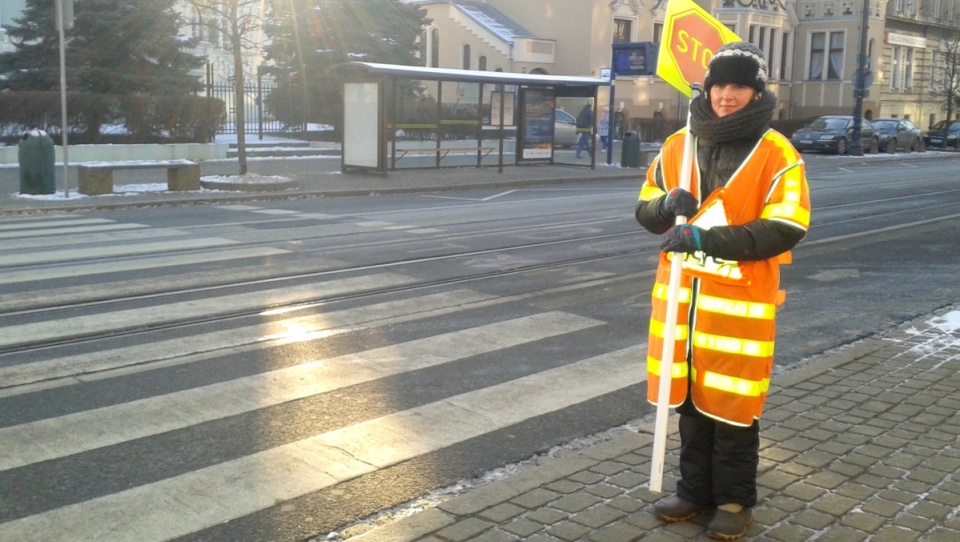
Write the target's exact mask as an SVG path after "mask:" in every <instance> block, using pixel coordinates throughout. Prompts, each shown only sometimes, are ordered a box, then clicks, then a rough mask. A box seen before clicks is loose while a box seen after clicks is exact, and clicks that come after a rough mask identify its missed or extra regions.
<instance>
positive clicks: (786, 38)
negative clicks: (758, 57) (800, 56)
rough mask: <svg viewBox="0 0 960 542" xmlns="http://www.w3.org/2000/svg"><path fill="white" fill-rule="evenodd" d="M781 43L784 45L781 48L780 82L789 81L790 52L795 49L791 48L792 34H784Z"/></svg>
mask: <svg viewBox="0 0 960 542" xmlns="http://www.w3.org/2000/svg"><path fill="white" fill-rule="evenodd" d="M781 42H782V43H781V48H780V80H781V81H789V80H790V71H789V68H787V64H788V63H789V62H790V52H791V49H793V48H792V47H791V46H790V34H789V33H787V32H784V33H783V38H782V39H781Z"/></svg>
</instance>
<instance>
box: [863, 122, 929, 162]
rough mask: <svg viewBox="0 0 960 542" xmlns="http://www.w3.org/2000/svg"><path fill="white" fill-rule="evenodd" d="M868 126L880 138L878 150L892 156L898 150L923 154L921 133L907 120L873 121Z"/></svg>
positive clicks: (923, 146) (923, 147)
mask: <svg viewBox="0 0 960 542" xmlns="http://www.w3.org/2000/svg"><path fill="white" fill-rule="evenodd" d="M870 124H872V125H873V127H874V128H875V129H876V130H877V134H878V135H879V136H880V148H881V149H883V150H884V151H885V152H889V153H890V154H893V153H895V152H897V151H898V150H904V151H906V152H923V151H925V150H926V145H924V143H923V132H921V131H920V128H917V126H916V125H915V124H914V123H912V122H910V121H909V120H907V119H894V118H889V119H873V120H871V121H870Z"/></svg>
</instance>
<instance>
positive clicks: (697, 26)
mask: <svg viewBox="0 0 960 542" xmlns="http://www.w3.org/2000/svg"><path fill="white" fill-rule="evenodd" d="M725 31H726V32H730V30H729V29H728V28H727V27H726V26H724V25H723V24H721V23H720V22H718V21H717V20H716V19H713V18H712V17H711V18H709V19H705V18H704V17H702V16H701V15H700V14H699V13H697V12H696V11H688V12H685V13H679V14H677V16H676V18H674V19H673V25H672V26H671V29H670V35H669V39H668V40H667V43H668V44H669V47H668V49H667V52H668V53H669V55H670V57H671V58H672V59H673V61H674V63H675V64H676V68H677V70H678V71H679V72H680V76H681V78H682V79H683V82H684V83H686V85H687V86H690V85H691V84H693V83H701V84H702V83H703V78H704V74H705V73H706V71H707V65H709V64H710V59H711V58H713V53H714V51H716V50H717V49H719V48H720V47H721V46H722V45H723V44H724V43H725V40H724V39H723V38H724V34H725ZM727 41H729V40H727Z"/></svg>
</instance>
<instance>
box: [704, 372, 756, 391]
mask: <svg viewBox="0 0 960 542" xmlns="http://www.w3.org/2000/svg"><path fill="white" fill-rule="evenodd" d="M698 378H699V375H697V374H694V380H696V379H698ZM701 384H702V385H703V387H705V388H713V389H715V390H720V391H725V392H727V393H732V394H735V395H742V396H744V397H758V396H760V395H761V394H763V393H766V392H767V390H768V389H770V379H769V378H764V379H763V380H760V381H756V380H747V379H745V378H737V377H735V376H728V375H722V374H720V373H714V372H710V371H704V374H703V382H701Z"/></svg>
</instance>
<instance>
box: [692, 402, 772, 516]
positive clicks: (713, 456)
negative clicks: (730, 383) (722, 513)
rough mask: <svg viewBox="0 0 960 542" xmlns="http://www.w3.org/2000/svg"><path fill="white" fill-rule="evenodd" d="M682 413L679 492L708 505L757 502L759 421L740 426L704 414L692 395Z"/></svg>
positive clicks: (752, 504) (744, 504)
mask: <svg viewBox="0 0 960 542" xmlns="http://www.w3.org/2000/svg"><path fill="white" fill-rule="evenodd" d="M677 412H679V413H680V477H681V479H680V481H679V482H678V483H677V496H678V497H680V498H681V499H683V500H685V501H688V502H692V503H696V504H702V505H707V506H717V505H721V504H731V503H735V504H740V505H743V506H744V507H748V508H749V507H752V506H754V505H756V504H757V467H758V465H759V463H760V424H759V423H758V422H757V421H754V422H753V425H752V426H750V427H738V426H735V425H730V424H728V423H724V422H721V421H718V420H715V419H713V418H710V417H708V416H705V415H703V414H702V413H700V411H698V410H697V409H696V407H694V406H693V403H692V402H691V400H690V398H689V396H687V400H686V402H684V403H683V404H682V405H680V407H679V408H678V409H677Z"/></svg>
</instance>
